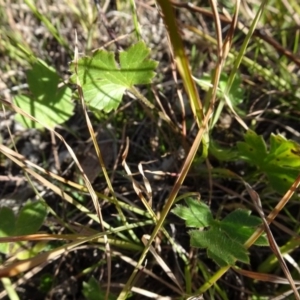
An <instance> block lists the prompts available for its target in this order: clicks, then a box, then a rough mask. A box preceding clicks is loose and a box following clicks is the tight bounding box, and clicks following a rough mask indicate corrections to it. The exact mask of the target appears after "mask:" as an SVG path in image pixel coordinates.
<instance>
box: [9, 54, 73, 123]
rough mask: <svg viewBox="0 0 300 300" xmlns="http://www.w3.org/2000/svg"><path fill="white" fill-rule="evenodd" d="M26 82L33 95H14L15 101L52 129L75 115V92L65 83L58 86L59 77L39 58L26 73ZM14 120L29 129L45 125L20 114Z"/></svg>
mask: <svg viewBox="0 0 300 300" xmlns="http://www.w3.org/2000/svg"><path fill="white" fill-rule="evenodd" d="M27 81H28V85H29V89H30V91H31V94H32V95H31V96H26V95H18V96H16V97H15V98H14V102H15V104H16V105H17V106H18V107H20V108H21V109H22V110H23V111H25V112H26V113H28V114H29V115H31V116H33V117H35V118H36V119H37V120H38V121H40V122H41V123H42V124H45V125H47V126H49V127H51V128H53V127H55V126H56V125H58V124H62V123H64V122H66V121H67V120H68V119H69V118H70V117H71V116H72V115H73V107H74V105H73V103H72V101H71V96H72V91H71V89H70V88H69V87H66V86H64V87H62V88H58V82H59V76H58V75H57V74H56V73H55V71H54V70H53V69H52V68H51V67H49V66H47V65H46V64H45V63H44V62H42V61H40V60H37V61H36V62H35V63H34V64H33V65H32V69H31V70H30V71H28V72H27ZM15 119H16V121H18V122H20V123H21V124H22V125H23V126H25V127H27V128H43V127H44V126H43V125H41V124H39V123H36V122H34V121H32V120H30V119H28V118H26V117H24V116H23V115H20V114H16V117H15Z"/></svg>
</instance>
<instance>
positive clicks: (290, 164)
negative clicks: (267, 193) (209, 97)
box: [237, 130, 300, 193]
mask: <svg viewBox="0 0 300 300" xmlns="http://www.w3.org/2000/svg"><path fill="white" fill-rule="evenodd" d="M237 146H238V150H239V153H240V155H241V157H242V158H243V159H245V160H247V161H249V162H250V163H252V164H254V165H256V166H257V167H258V168H259V169H260V170H261V171H262V172H264V173H266V175H267V177H268V179H269V180H270V183H271V185H272V187H273V188H274V189H275V190H276V191H278V192H280V193H284V192H286V191H287V190H288V189H289V188H290V186H291V185H292V184H293V182H294V180H295V179H296V177H297V176H298V174H299V167H300V159H299V158H300V146H299V145H298V144H297V143H296V142H294V141H289V140H286V139H285V138H284V137H283V136H281V135H274V134H272V135H271V137H270V148H269V151H267V150H266V146H265V142H264V140H263V138H262V136H259V135H257V134H256V133H255V132H253V131H250V130H249V131H247V133H246V134H245V142H239V143H238V145H237Z"/></svg>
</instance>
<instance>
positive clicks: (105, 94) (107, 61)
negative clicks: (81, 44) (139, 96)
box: [72, 42, 157, 112]
mask: <svg viewBox="0 0 300 300" xmlns="http://www.w3.org/2000/svg"><path fill="white" fill-rule="evenodd" d="M149 54H150V50H149V49H148V48H147V47H146V45H145V44H144V42H138V43H136V44H135V45H133V46H131V47H130V48H129V49H127V50H126V51H121V52H120V53H119V61H120V63H119V64H118V63H117V61H116V59H115V54H114V53H113V52H108V51H106V50H98V51H96V52H94V54H93V56H92V57H84V58H81V59H79V60H78V72H77V75H78V79H79V81H80V84H81V86H82V89H83V94H84V99H85V101H86V102H87V104H88V105H89V106H90V107H92V108H95V109H98V110H104V111H105V112H110V111H111V110H113V109H116V108H117V107H118V106H119V104H120V102H121V100H122V97H123V94H124V92H125V90H126V89H129V88H131V87H133V86H134V85H137V84H149V83H151V81H152V79H153V77H154V75H155V72H154V70H155V68H156V66H157V62H155V61H154V60H150V59H148V56H149ZM73 67H74V66H73ZM72 80H73V82H76V76H75V75H74V76H73V77H72Z"/></svg>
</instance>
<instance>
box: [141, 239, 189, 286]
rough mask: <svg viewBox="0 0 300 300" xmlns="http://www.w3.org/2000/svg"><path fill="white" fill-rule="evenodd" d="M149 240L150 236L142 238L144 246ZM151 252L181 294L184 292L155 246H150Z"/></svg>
mask: <svg viewBox="0 0 300 300" xmlns="http://www.w3.org/2000/svg"><path fill="white" fill-rule="evenodd" d="M149 238H150V236H149V235H144V236H143V237H142V241H143V243H144V245H146V244H147V242H148V240H149ZM149 251H150V252H151V253H152V255H153V256H154V258H155V259H156V261H157V263H158V264H159V265H160V266H161V268H162V269H163V270H164V271H165V273H166V274H167V275H168V276H169V278H171V280H172V281H173V282H174V283H175V284H176V285H177V286H178V287H179V289H180V290H181V292H183V290H182V287H181V284H180V283H179V281H178V279H177V278H176V276H175V275H174V273H173V272H172V271H171V269H170V268H169V267H168V265H167V264H166V263H165V262H164V260H163V259H162V258H161V256H159V255H158V253H157V252H156V251H155V249H154V247H153V246H150V250H149Z"/></svg>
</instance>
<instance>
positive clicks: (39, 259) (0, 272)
mask: <svg viewBox="0 0 300 300" xmlns="http://www.w3.org/2000/svg"><path fill="white" fill-rule="evenodd" d="M98 236H99V234H96V235H93V236H90V237H88V238H85V239H82V240H80V241H75V242H73V243H70V244H68V245H64V246H61V247H58V248H56V249H54V250H52V251H49V252H45V253H41V254H38V255H36V256H35V257H33V258H30V259H25V260H21V261H17V262H13V263H11V264H8V265H4V266H1V267H0V278H1V277H12V276H16V275H18V274H20V273H22V272H26V271H28V270H29V269H32V268H34V267H36V266H38V265H40V264H42V263H44V262H45V261H50V260H54V259H57V258H59V257H60V256H61V255H62V254H63V253H66V251H73V250H75V249H76V247H78V246H79V245H81V244H84V243H86V242H89V241H91V240H93V239H95V238H98Z"/></svg>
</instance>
